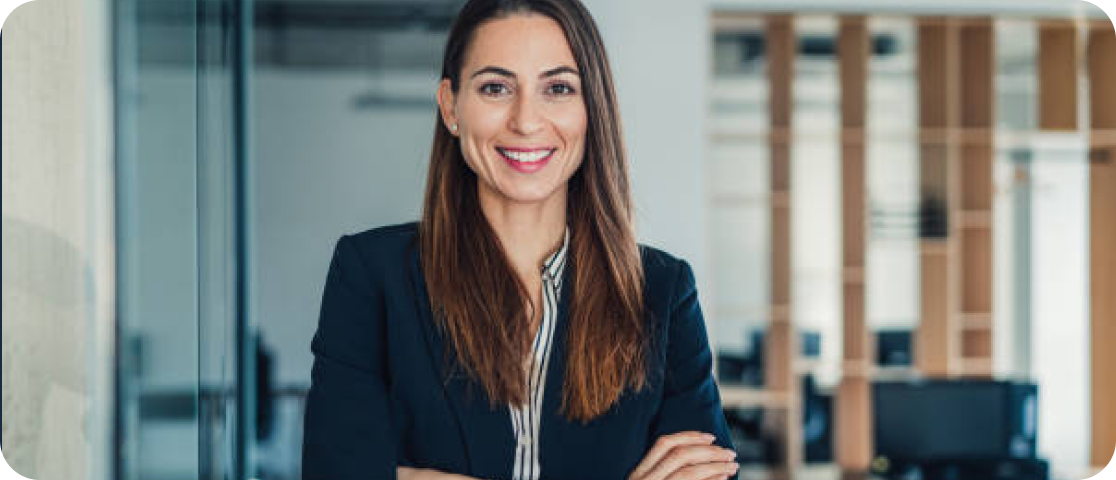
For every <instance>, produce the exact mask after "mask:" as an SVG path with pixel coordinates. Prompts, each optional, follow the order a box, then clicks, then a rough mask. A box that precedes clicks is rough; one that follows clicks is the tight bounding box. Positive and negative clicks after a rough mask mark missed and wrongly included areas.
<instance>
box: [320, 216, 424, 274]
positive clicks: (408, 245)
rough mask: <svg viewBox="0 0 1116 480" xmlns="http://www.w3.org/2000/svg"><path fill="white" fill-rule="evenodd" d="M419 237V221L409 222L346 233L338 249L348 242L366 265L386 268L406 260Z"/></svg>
mask: <svg viewBox="0 0 1116 480" xmlns="http://www.w3.org/2000/svg"><path fill="white" fill-rule="evenodd" d="M417 238H418V222H407V223H399V224H394V225H385V226H380V227H374V228H369V229H367V230H364V231H360V232H356V233H349V234H345V235H342V236H341V239H340V240H338V242H337V243H338V250H342V248H343V247H341V245H342V244H347V245H348V246H349V248H351V249H352V250H353V251H355V253H356V254H357V257H359V258H360V259H361V260H362V262H361V263H363V264H364V265H365V266H367V267H369V268H372V267H379V268H385V267H389V266H391V265H396V264H402V263H403V262H405V261H406V260H407V259H408V258H409V255H408V254H409V253H410V251H411V250H412V249H414V248H415V246H416V245H417V243H416V241H417Z"/></svg>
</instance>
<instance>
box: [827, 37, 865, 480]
mask: <svg viewBox="0 0 1116 480" xmlns="http://www.w3.org/2000/svg"><path fill="white" fill-rule="evenodd" d="M837 56H838V60H839V62H840V63H839V68H840V84H841V225H842V229H841V232H842V269H843V274H842V278H843V284H842V293H843V298H844V308H843V320H842V321H843V324H844V328H843V331H844V339H843V340H844V351H843V357H844V362H843V369H842V376H841V384H840V386H839V387H838V389H837V398H836V402H837V405H836V418H835V427H836V428H835V434H836V437H835V438H837V440H836V441H835V442H834V447H835V457H836V460H837V465H838V466H839V467H840V468H841V470H842V471H845V472H861V473H863V472H867V471H868V468H869V467H870V466H871V461H872V437H871V434H872V432H871V391H870V389H869V379H868V372H869V368H868V366H869V363H870V357H869V354H870V351H871V347H870V345H869V339H870V336H869V333H868V326H867V321H866V315H865V293H864V289H865V282H864V271H865V268H864V267H865V261H864V259H865V256H866V255H865V250H866V240H865V238H866V232H867V230H866V224H865V217H866V212H867V191H866V180H865V179H866V171H865V161H866V159H865V148H864V146H865V141H866V138H865V127H866V124H865V117H866V111H867V101H866V99H867V93H868V92H867V86H868V25H867V20H866V19H865V18H864V17H863V16H846V17H842V18H841V22H840V32H839V33H838V43H837Z"/></svg>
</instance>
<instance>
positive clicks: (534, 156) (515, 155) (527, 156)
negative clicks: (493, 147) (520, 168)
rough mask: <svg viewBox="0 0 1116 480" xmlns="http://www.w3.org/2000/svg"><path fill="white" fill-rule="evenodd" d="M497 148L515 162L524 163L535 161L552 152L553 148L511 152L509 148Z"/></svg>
mask: <svg viewBox="0 0 1116 480" xmlns="http://www.w3.org/2000/svg"><path fill="white" fill-rule="evenodd" d="M499 150H500V153H501V154H503V155H504V156H505V157H508V158H510V159H512V160H515V161H517V162H525V163H535V162H537V161H539V160H542V159H544V158H546V157H548V156H550V154H551V153H553V152H554V150H535V151H533V152H513V151H511V150H504V149H499Z"/></svg>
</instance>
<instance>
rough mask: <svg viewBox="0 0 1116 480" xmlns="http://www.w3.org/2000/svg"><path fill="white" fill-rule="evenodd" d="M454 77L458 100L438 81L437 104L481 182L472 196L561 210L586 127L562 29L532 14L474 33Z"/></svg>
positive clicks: (577, 79)
mask: <svg viewBox="0 0 1116 480" xmlns="http://www.w3.org/2000/svg"><path fill="white" fill-rule="evenodd" d="M460 75H461V77H460V78H461V80H460V85H459V87H458V91H457V92H456V94H455V93H454V92H453V91H452V89H451V87H450V81H449V80H448V79H447V80H443V81H442V83H441V85H440V87H439V90H438V103H439V105H440V108H441V111H442V118H443V119H444V120H445V121H446V128H448V129H450V131H451V132H453V130H452V128H451V125H453V124H454V123H456V124H457V132H456V133H455V135H457V136H458V137H459V139H460V142H459V143H460V145H461V153H462V154H463V155H464V157H465V161H466V163H468V164H469V168H471V169H472V170H473V172H475V173H476V174H477V178H478V179H479V180H480V182H479V184H480V185H479V192H478V194H480V195H483V196H489V197H495V198H497V199H499V200H502V201H505V202H514V203H538V202H544V201H546V200H548V199H557V198H561V199H563V202H564V198H565V193H566V185H567V182H568V181H569V179H570V177H571V176H572V175H573V173H574V172H575V171H576V170H577V168H578V167H579V166H580V165H581V161H582V157H583V156H584V153H585V130H586V124H587V123H588V120H587V118H586V112H585V102H584V100H583V98H582V96H581V79H580V75H579V73H578V71H577V64H576V63H575V62H574V57H573V53H572V52H571V51H570V47H569V45H568V43H567V42H566V36H565V34H564V33H563V32H562V28H561V27H560V26H559V25H558V24H557V23H556V22H555V21H554V20H552V19H550V18H549V17H546V16H543V15H534V14H514V15H511V16H509V17H506V18H501V19H495V20H490V21H487V22H485V23H483V24H481V25H480V26H479V27H478V28H477V30H476V31H475V32H474V35H473V39H472V43H471V44H470V45H469V46H468V48H467V49H466V53H465V59H464V62H463V67H462V69H461V72H460ZM556 194H557V195H558V197H556V196H555V195H556Z"/></svg>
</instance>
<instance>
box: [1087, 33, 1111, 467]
mask: <svg viewBox="0 0 1116 480" xmlns="http://www.w3.org/2000/svg"><path fill="white" fill-rule="evenodd" d="M1088 63H1089V84H1090V86H1091V88H1090V89H1089V92H1090V95H1089V104H1090V112H1091V114H1092V118H1091V120H1090V127H1091V128H1092V130H1093V131H1094V132H1097V131H1112V130H1114V129H1116V92H1113V88H1112V86H1113V85H1116V32H1113V28H1112V24H1110V23H1109V24H1107V25H1105V26H1100V27H1099V28H1093V29H1091V30H1090V32H1089V47H1088ZM1089 285H1090V288H1089V290H1090V292H1089V298H1090V305H1091V312H1092V319H1091V322H1090V323H1091V325H1090V338H1089V340H1090V348H1091V350H1090V351H1091V357H1092V362H1091V370H1092V372H1091V373H1090V375H1091V384H1092V388H1091V389H1090V391H1091V401H1092V407H1091V408H1092V429H1091V431H1092V434H1091V435H1092V439H1091V445H1092V448H1091V452H1090V453H1091V455H1090V460H1091V463H1092V464H1093V465H1094V466H1096V467H1102V466H1105V465H1107V464H1108V462H1109V460H1110V459H1111V458H1112V452H1113V451H1114V449H1116V373H1113V369H1112V366H1113V365H1116V349H1113V347H1112V346H1113V345H1116V295H1114V294H1113V292H1116V146H1113V145H1111V144H1108V145H1099V144H1096V143H1094V145H1093V149H1092V151H1091V154H1090V163H1089Z"/></svg>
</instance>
